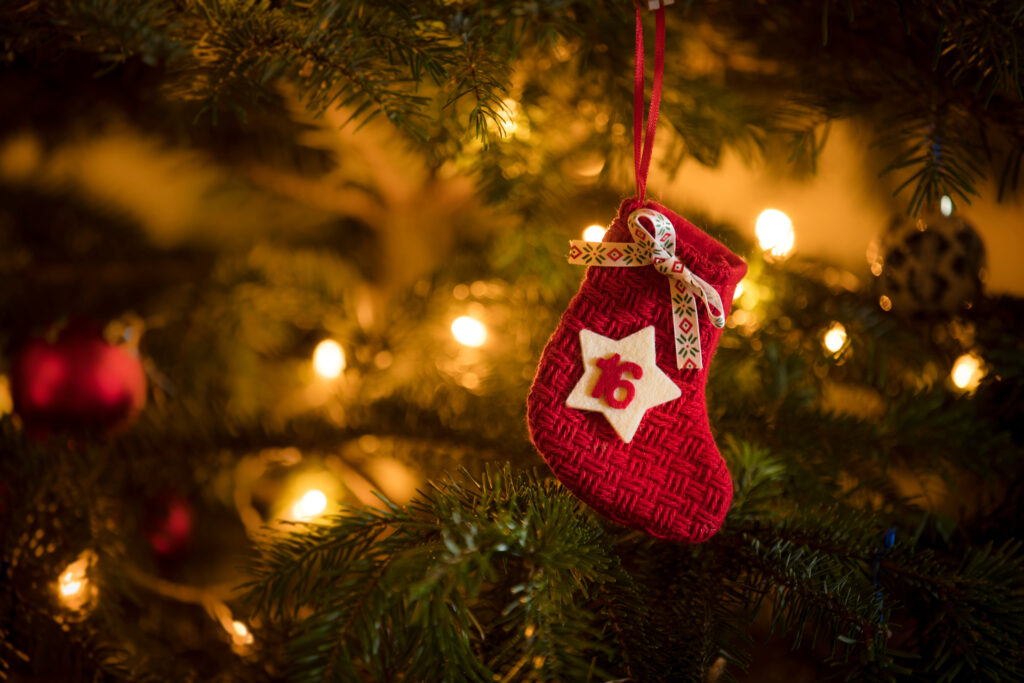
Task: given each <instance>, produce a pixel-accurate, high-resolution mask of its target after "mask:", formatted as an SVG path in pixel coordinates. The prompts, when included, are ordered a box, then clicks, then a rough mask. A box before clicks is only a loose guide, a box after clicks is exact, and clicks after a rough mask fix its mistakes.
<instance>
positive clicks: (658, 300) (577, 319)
mask: <svg viewBox="0 0 1024 683" xmlns="http://www.w3.org/2000/svg"><path fill="white" fill-rule="evenodd" d="M644 207H646V208H651V209H654V210H655V211H658V212H660V213H662V214H663V215H665V216H666V217H668V218H669V219H670V220H671V221H672V224H673V227H674V228H675V231H676V236H677V246H676V255H677V256H678V258H680V260H682V261H683V262H684V263H685V264H686V265H688V266H689V268H690V269H691V270H692V271H693V272H694V273H695V274H697V275H698V276H699V277H701V278H703V279H704V280H706V281H707V282H708V283H710V284H711V285H712V286H714V288H715V289H716V290H718V292H719V294H720V295H721V297H722V301H723V303H724V304H725V308H726V310H725V311H723V313H726V314H728V308H729V304H730V303H731V302H732V296H733V291H734V290H735V289H736V285H737V283H738V282H739V281H740V279H741V278H742V277H743V275H744V274H745V273H746V271H747V266H746V264H745V263H744V262H743V261H742V259H740V258H739V257H738V256H736V255H735V254H733V253H732V252H730V251H729V250H728V249H726V248H725V247H724V246H722V245H721V244H720V243H718V242H717V241H715V240H714V239H712V238H711V237H710V236H708V235H707V234H705V233H704V232H702V231H701V230H700V229H698V228H697V227H696V226H694V225H693V224H691V223H689V222H688V221H686V220H684V219H683V218H680V217H679V216H678V215H676V214H675V213H673V212H672V211H670V210H668V209H666V208H665V207H663V206H660V205H659V204H656V203H654V202H645V203H644ZM637 208H640V203H639V202H638V201H637V200H636V199H629V200H626V201H625V202H623V204H622V206H621V207H620V208H619V214H618V216H617V217H616V219H615V220H614V221H613V222H612V225H611V227H610V228H609V230H608V232H607V233H606V234H605V237H604V241H606V242H628V241H631V237H630V234H629V230H628V228H627V227H626V220H627V218H628V217H629V214H630V213H632V212H633V211H634V210H635V209H637ZM648 325H653V326H654V329H655V335H656V348H657V362H658V367H660V368H661V369H662V370H663V371H664V372H665V373H666V374H667V375H668V376H669V377H670V378H671V379H672V380H673V381H674V382H675V383H676V384H677V385H678V386H679V388H680V389H681V390H682V396H681V397H680V398H678V399H677V400H675V401H670V402H669V403H664V404H662V405H659V406H657V407H655V408H652V409H651V410H650V411H648V412H647V413H646V415H645V416H644V419H643V421H642V422H641V423H640V428H639V429H638V431H637V432H636V434H635V436H634V437H633V439H632V441H631V442H630V443H624V442H623V441H622V440H621V439H620V438H619V437H618V435H617V434H616V433H615V431H614V430H613V429H612V427H611V426H610V425H609V424H608V420H607V419H605V417H604V415H602V414H601V413H598V412H593V411H581V410H576V409H573V408H569V407H568V406H566V405H565V402H566V398H567V397H568V396H569V394H570V392H572V390H573V387H574V386H575V385H576V383H577V382H578V381H579V379H580V377H581V376H582V375H583V371H584V368H583V362H582V357H581V350H580V339H579V332H580V330H581V329H588V330H591V331H593V332H596V333H597V334H600V335H603V336H606V337H611V338H614V339H621V338H622V337H625V336H627V335H629V334H632V333H634V332H636V331H637V330H639V329H641V328H644V327H646V326H648ZM699 326H700V344H701V349H702V352H703V354H704V358H705V363H704V368H703V369H701V370H678V369H677V368H676V359H675V346H674V337H673V330H672V307H671V305H670V302H669V292H668V287H666V286H665V277H664V276H663V275H661V274H659V273H657V272H656V271H655V270H654V268H653V267H652V266H642V267H638V268H609V267H597V266H592V267H590V268H588V270H587V276H586V279H585V280H584V282H583V284H582V286H581V287H580V291H579V292H578V293H577V294H576V296H575V297H574V298H573V300H572V301H571V302H570V303H569V307H568V309H566V312H565V314H564V315H563V316H562V320H561V322H560V323H559V325H558V329H557V330H555V333H554V334H553V335H552V337H551V339H550V340H549V341H548V344H547V346H546V347H545V348H544V353H543V354H542V356H541V361H540V367H539V368H538V370H537V376H536V377H535V378H534V381H533V386H532V387H531V389H530V395H529V398H528V399H527V418H528V420H529V427H530V436H531V438H532V439H533V443H534V445H535V446H536V447H537V450H539V451H540V453H541V455H543V456H544V459H545V461H546V462H547V463H548V466H549V467H551V469H552V471H553V472H554V473H555V476H556V477H558V479H559V481H561V482H562V483H563V484H564V485H565V486H566V487H568V488H569V489H570V490H572V491H573V492H574V493H575V494H576V495H577V496H579V497H580V498H581V499H582V500H583V501H584V502H586V503H587V504H588V505H590V506H591V507H592V508H594V509H595V510H597V511H598V512H600V513H602V514H604V515H606V516H607V517H610V518H611V519H613V520H615V521H617V522H620V523H622V524H625V525H626V526H629V527H631V528H634V529H640V530H642V531H645V532H647V533H649V534H651V535H653V536H657V537H659V538H664V539H667V540H671V541H681V542H691V543H696V542H700V541H704V540H706V539H707V538H709V537H710V536H711V535H712V534H714V533H715V532H716V531H717V530H718V529H719V527H720V526H721V525H722V520H723V519H724V518H725V514H726V512H727V511H728V510H729V503H730V502H732V479H731V477H730V476H729V471H728V470H727V469H726V466H725V461H724V460H723V459H722V457H721V455H720V454H719V452H718V448H717V447H716V446H715V442H714V439H713V438H712V436H711V429H710V426H709V425H708V415H707V405H706V403H705V399H704V388H705V385H706V383H707V373H708V368H709V367H710V361H711V358H712V356H713V355H714V352H715V347H716V346H717V345H718V339H719V337H720V336H721V332H722V331H721V329H718V328H716V327H714V326H713V325H712V324H711V322H710V320H708V318H707V316H706V315H701V316H700V320H699Z"/></svg>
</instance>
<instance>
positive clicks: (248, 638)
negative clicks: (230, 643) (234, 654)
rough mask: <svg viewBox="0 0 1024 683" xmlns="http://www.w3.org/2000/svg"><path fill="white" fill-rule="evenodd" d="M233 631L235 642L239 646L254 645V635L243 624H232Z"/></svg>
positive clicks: (236, 622)
mask: <svg viewBox="0 0 1024 683" xmlns="http://www.w3.org/2000/svg"><path fill="white" fill-rule="evenodd" d="M231 630H232V631H233V632H234V633H233V636H234V641H235V642H236V643H238V644H239V645H252V634H251V633H249V628H248V627H247V626H246V625H245V624H243V623H242V622H240V621H238V620H237V619H236V620H235V621H232V622H231Z"/></svg>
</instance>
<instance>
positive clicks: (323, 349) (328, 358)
mask: <svg viewBox="0 0 1024 683" xmlns="http://www.w3.org/2000/svg"><path fill="white" fill-rule="evenodd" d="M313 369H314V370H315V371H316V374H318V375H320V376H321V377H323V378H324V379H334V378H336V377H337V376H338V375H340V374H341V373H342V371H343V370H344V369H345V351H344V350H343V349H342V348H341V345H340V344H338V342H336V341H334V340H333V339H324V340H323V341H322V342H320V343H319V344H317V345H316V349H314V350H313Z"/></svg>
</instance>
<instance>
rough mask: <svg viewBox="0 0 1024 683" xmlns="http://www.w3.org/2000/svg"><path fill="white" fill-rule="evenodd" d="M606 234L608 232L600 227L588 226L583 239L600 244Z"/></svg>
mask: <svg viewBox="0 0 1024 683" xmlns="http://www.w3.org/2000/svg"><path fill="white" fill-rule="evenodd" d="M605 232H607V231H606V230H605V229H604V228H603V227H601V226H600V225H596V224H595V225H588V226H587V227H586V229H584V230H583V239H585V240H586V241H588V242H600V241H601V240H603V239H604V233H605Z"/></svg>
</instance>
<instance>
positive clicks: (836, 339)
mask: <svg viewBox="0 0 1024 683" xmlns="http://www.w3.org/2000/svg"><path fill="white" fill-rule="evenodd" d="M822 344H823V345H824V346H825V348H826V349H827V350H828V351H829V352H830V353H838V352H839V350H840V349H842V348H843V345H845V344H846V328H845V327H843V324H842V323H832V326H831V327H829V328H828V332H826V333H825V338H824V340H822Z"/></svg>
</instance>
